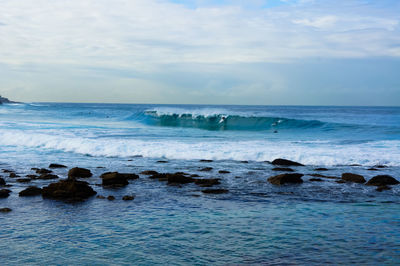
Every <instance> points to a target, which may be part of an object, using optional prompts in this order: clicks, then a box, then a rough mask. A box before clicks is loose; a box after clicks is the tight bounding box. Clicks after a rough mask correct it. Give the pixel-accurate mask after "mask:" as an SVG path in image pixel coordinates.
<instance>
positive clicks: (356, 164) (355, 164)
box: [349, 163, 361, 166]
mask: <svg viewBox="0 0 400 266" xmlns="http://www.w3.org/2000/svg"><path fill="white" fill-rule="evenodd" d="M349 166H361V164H358V163H353V164H350V165H349Z"/></svg>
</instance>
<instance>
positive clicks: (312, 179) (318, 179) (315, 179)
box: [309, 178, 324, 182]
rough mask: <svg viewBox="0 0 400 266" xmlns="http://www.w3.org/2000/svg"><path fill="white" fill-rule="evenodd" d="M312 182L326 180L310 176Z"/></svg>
mask: <svg viewBox="0 0 400 266" xmlns="http://www.w3.org/2000/svg"><path fill="white" fill-rule="evenodd" d="M309 181H311V182H323V181H324V180H322V179H321V178H310V180H309Z"/></svg>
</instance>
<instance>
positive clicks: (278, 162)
mask: <svg viewBox="0 0 400 266" xmlns="http://www.w3.org/2000/svg"><path fill="white" fill-rule="evenodd" d="M272 164H273V165H284V166H304V165H303V164H301V163H298V162H294V161H290V160H286V159H281V158H279V159H275V160H273V161H272Z"/></svg>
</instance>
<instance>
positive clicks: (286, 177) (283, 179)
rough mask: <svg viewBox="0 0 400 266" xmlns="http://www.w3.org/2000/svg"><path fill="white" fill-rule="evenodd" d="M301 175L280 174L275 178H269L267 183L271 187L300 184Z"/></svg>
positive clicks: (301, 180) (301, 181)
mask: <svg viewBox="0 0 400 266" xmlns="http://www.w3.org/2000/svg"><path fill="white" fill-rule="evenodd" d="M302 176H303V174H298V173H293V174H281V175H276V176H271V177H270V178H268V182H270V183H271V184H273V185H283V184H301V183H303V179H301V177H302Z"/></svg>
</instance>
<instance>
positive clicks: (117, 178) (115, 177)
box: [100, 172, 129, 187]
mask: <svg viewBox="0 0 400 266" xmlns="http://www.w3.org/2000/svg"><path fill="white" fill-rule="evenodd" d="M100 178H101V179H102V180H103V181H102V185H103V186H112V187H124V186H126V185H128V184H129V182H128V179H127V177H126V176H125V175H124V174H120V173H118V172H108V173H104V174H102V175H101V176H100Z"/></svg>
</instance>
